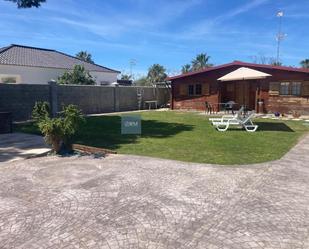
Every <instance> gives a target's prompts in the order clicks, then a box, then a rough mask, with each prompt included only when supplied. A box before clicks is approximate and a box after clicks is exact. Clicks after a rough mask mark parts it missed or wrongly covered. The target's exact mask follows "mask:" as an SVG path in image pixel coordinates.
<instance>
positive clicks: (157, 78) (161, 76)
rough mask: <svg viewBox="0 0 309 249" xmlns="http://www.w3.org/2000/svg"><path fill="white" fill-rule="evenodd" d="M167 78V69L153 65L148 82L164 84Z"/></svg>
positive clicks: (148, 75) (149, 71) (149, 70)
mask: <svg viewBox="0 0 309 249" xmlns="http://www.w3.org/2000/svg"><path fill="white" fill-rule="evenodd" d="M166 77H167V74H166V69H165V68H164V67H163V66H161V65H160V64H153V65H152V66H151V67H150V68H149V69H148V74H147V80H148V82H149V83H151V84H153V83H156V82H162V81H164V80H165V78H166Z"/></svg>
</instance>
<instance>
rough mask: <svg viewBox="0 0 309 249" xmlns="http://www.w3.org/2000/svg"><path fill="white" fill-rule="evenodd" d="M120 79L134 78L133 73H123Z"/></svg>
mask: <svg viewBox="0 0 309 249" xmlns="http://www.w3.org/2000/svg"><path fill="white" fill-rule="evenodd" d="M120 79H121V80H132V75H130V74H125V73H122V74H121V76H120Z"/></svg>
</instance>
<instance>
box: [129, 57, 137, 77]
mask: <svg viewBox="0 0 309 249" xmlns="http://www.w3.org/2000/svg"><path fill="white" fill-rule="evenodd" d="M136 62H137V61H136V60H135V59H130V61H129V64H130V76H131V78H133V67H134V66H136Z"/></svg>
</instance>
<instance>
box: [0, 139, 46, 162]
mask: <svg viewBox="0 0 309 249" xmlns="http://www.w3.org/2000/svg"><path fill="white" fill-rule="evenodd" d="M49 151H50V148H49V147H48V146H46V143H45V142H44V139H43V137H41V136H36V135H30V134H25V133H9V134H0V163H1V162H8V161H17V160H23V159H25V158H29V157H34V156H37V155H40V154H44V153H47V152H49Z"/></svg>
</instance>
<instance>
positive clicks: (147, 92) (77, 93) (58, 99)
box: [0, 84, 169, 121]
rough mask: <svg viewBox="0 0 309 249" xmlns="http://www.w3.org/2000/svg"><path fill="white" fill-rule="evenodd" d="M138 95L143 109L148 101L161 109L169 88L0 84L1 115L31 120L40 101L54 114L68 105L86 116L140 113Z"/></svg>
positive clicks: (166, 99)
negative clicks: (119, 112) (126, 112)
mask: <svg viewBox="0 0 309 249" xmlns="http://www.w3.org/2000/svg"><path fill="white" fill-rule="evenodd" d="M137 92H140V93H141V94H142V107H145V104H144V102H145V101H147V100H157V101H158V105H159V106H161V105H165V104H166V103H167V102H168V101H169V91H168V89H166V88H155V87H123V86H116V87H112V86H76V85H65V86H63V85H55V84H50V85H46V84H44V85H43V84H42V85H38V84H35V85H32V84H16V85H14V84H0V111H9V112H12V113H13V120H14V121H25V120H29V119H31V112H32V109H33V106H34V105H35V102H37V101H47V102H49V103H50V104H51V106H52V109H53V112H54V113H56V112H57V111H59V110H61V106H62V105H68V104H74V105H77V106H78V107H79V108H80V109H81V110H82V111H83V113H84V114H94V113H105V112H114V111H130V110H138V100H137Z"/></svg>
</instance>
